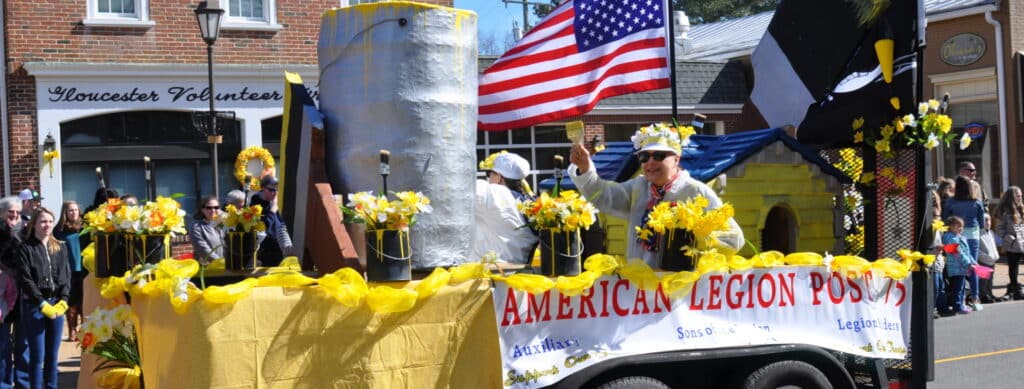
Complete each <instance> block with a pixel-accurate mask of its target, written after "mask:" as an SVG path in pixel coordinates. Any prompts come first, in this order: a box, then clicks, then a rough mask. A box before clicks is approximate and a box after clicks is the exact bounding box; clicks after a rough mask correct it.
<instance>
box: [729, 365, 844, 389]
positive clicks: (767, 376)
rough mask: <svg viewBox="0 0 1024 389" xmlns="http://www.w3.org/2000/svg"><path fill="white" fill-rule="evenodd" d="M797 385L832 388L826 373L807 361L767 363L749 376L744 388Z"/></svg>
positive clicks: (817, 388)
mask: <svg viewBox="0 0 1024 389" xmlns="http://www.w3.org/2000/svg"><path fill="white" fill-rule="evenodd" d="M786 386H795V387H799V388H801V389H830V388H832V384H831V383H829V381H828V377H825V373H822V372H821V370H818V369H817V368H816V367H814V366H812V365H811V364H809V363H807V362H801V361H781V362H775V363H771V364H768V365H765V366H763V367H761V368H759V369H757V370H755V371H754V372H753V373H750V375H749V376H747V379H746V380H745V381H744V382H743V389H769V388H770V389H775V388H780V387H786Z"/></svg>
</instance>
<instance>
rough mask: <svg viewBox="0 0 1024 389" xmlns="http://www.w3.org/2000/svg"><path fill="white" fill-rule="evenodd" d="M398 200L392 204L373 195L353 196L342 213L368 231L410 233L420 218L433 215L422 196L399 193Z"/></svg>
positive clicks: (408, 192) (381, 197)
mask: <svg viewBox="0 0 1024 389" xmlns="http://www.w3.org/2000/svg"><path fill="white" fill-rule="evenodd" d="M395 197H398V199H397V200H390V201H389V200H388V199H387V197H384V196H374V195H373V192H358V193H350V194H349V195H348V199H349V202H348V204H346V206H345V207H343V208H342V212H344V214H345V215H346V216H348V217H347V218H346V220H350V221H352V222H354V223H361V224H366V230H367V231H377V230H398V231H408V230H409V227H410V226H412V225H414V224H416V215H417V214H420V213H430V212H431V211H433V207H431V206H430V199H429V198H427V196H424V195H423V193H421V192H412V191H406V192H397V193H395Z"/></svg>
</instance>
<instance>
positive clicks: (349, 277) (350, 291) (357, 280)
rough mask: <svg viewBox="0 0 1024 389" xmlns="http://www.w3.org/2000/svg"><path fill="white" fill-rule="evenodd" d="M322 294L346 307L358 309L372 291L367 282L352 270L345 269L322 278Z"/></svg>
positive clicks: (320, 282) (320, 281)
mask: <svg viewBox="0 0 1024 389" xmlns="http://www.w3.org/2000/svg"><path fill="white" fill-rule="evenodd" d="M319 284H320V289H319V290H320V292H322V293H324V294H326V295H327V296H330V297H332V298H334V299H335V300H337V301H338V302H339V303H342V304H344V305H345V306H346V307H353V308H354V307H357V306H359V304H362V303H363V299H365V298H366V294H367V293H369V291H370V289H369V287H367V286H366V280H364V279H363V275H362V274H359V272H356V271H355V270H353V269H352V268H348V267H346V268H343V269H340V270H338V271H336V272H334V273H331V274H327V275H325V276H323V277H320V280H319Z"/></svg>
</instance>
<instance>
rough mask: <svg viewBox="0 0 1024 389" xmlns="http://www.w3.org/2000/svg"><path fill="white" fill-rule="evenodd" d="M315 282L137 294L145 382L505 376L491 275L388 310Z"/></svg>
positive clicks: (403, 383) (227, 384) (491, 380)
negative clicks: (184, 305) (187, 294)
mask: <svg viewBox="0 0 1024 389" xmlns="http://www.w3.org/2000/svg"><path fill="white" fill-rule="evenodd" d="M418 284H419V283H418V282H412V284H411V285H410V286H412V287H415V286H417V285H418ZM391 285H392V286H394V287H403V285H402V284H401V283H393V284H391ZM317 288H318V287H303V288H282V287H256V288H252V289H251V290H250V291H249V294H248V295H247V296H245V297H242V298H241V299H239V300H238V301H237V302H235V303H234V304H206V303H199V304H194V305H192V307H191V308H190V309H188V310H187V311H185V312H184V315H179V314H177V313H175V312H174V310H173V308H172V306H171V304H170V302H169V301H168V299H167V298H166V297H165V296H157V297H151V296H145V295H137V296H136V297H135V298H133V300H132V308H133V309H134V310H135V312H136V314H137V317H138V325H139V326H138V329H139V350H140V352H141V356H142V370H143V371H144V372H145V374H144V375H143V376H144V377H143V378H144V379H145V381H146V382H145V385H146V388H147V389H160V388H253V387H260V388H330V387H346V388H369V387H374V388H436V387H453V388H496V387H500V386H501V356H500V351H499V350H498V347H497V345H498V334H497V327H496V326H495V324H494V323H495V316H494V305H493V302H492V300H491V292H490V282H489V281H488V280H484V279H476V280H471V281H467V282H464V283H461V284H458V285H452V286H447V287H443V288H438V289H437V291H436V295H434V296H431V297H430V298H425V299H422V300H420V301H418V302H416V304H415V306H414V307H412V309H411V310H409V311H405V312H400V313H390V314H380V313H374V312H373V311H372V310H370V309H367V307H366V306H358V307H355V308H350V307H347V306H345V305H343V304H339V303H338V302H337V301H336V300H335V299H333V298H325V296H324V295H323V293H321V292H319V291H317V290H316V289H317ZM428 289H434V286H433V285H432V286H430V287H428Z"/></svg>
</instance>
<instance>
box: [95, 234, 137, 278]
mask: <svg viewBox="0 0 1024 389" xmlns="http://www.w3.org/2000/svg"><path fill="white" fill-rule="evenodd" d="M92 241H93V242H95V243H94V244H95V245H96V266H95V267H96V278H106V277H111V276H116V277H121V276H123V275H124V272H126V271H128V262H127V257H126V256H125V252H124V238H123V237H122V235H121V234H120V233H117V232H93V233H92Z"/></svg>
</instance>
